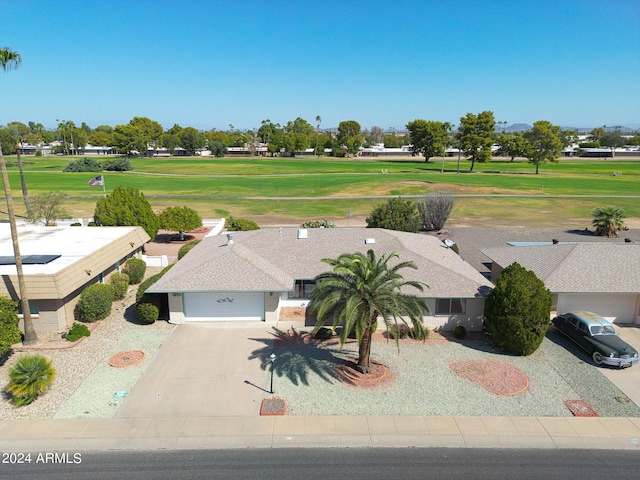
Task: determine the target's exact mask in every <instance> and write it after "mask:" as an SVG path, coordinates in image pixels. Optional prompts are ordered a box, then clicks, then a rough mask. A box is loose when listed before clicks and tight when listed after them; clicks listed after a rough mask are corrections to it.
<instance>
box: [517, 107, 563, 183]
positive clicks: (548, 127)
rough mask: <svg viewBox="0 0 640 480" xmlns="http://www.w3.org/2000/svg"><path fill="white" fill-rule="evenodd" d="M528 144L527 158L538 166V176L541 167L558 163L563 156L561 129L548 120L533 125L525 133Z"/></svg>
mask: <svg viewBox="0 0 640 480" xmlns="http://www.w3.org/2000/svg"><path fill="white" fill-rule="evenodd" d="M524 138H525V140H526V141H527V143H528V147H527V148H526V154H525V156H526V157H527V158H528V159H529V163H531V164H533V165H535V166H536V175H537V174H538V173H539V169H540V165H541V164H543V163H547V162H558V159H559V158H560V155H562V147H564V145H563V143H562V139H561V138H560V127H558V126H556V125H552V124H551V122H548V121H546V120H539V121H537V122H535V123H534V124H533V128H532V129H531V130H529V131H528V132H525V133H524Z"/></svg>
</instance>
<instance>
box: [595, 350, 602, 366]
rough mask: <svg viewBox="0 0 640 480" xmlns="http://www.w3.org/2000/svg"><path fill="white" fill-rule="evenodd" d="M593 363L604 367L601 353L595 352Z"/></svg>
mask: <svg viewBox="0 0 640 480" xmlns="http://www.w3.org/2000/svg"><path fill="white" fill-rule="evenodd" d="M593 361H594V362H596V365H602V354H601V353H600V352H593Z"/></svg>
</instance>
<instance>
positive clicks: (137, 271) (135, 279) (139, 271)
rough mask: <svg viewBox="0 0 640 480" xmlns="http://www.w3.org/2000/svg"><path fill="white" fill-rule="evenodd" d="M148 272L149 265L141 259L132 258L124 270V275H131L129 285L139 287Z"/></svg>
mask: <svg viewBox="0 0 640 480" xmlns="http://www.w3.org/2000/svg"><path fill="white" fill-rule="evenodd" d="M146 271H147V264H146V263H145V262H144V260H140V259H139V258H130V259H129V260H127V263H125V264H124V267H123V268H122V273H126V274H127V275H129V284H131V285H137V284H139V283H140V282H141V281H142V279H143V278H144V274H145V272H146Z"/></svg>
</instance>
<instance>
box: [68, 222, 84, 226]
mask: <svg viewBox="0 0 640 480" xmlns="http://www.w3.org/2000/svg"><path fill="white" fill-rule="evenodd" d="M69 226H70V227H81V226H82V224H81V223H80V222H73V223H72V224H70V225H69Z"/></svg>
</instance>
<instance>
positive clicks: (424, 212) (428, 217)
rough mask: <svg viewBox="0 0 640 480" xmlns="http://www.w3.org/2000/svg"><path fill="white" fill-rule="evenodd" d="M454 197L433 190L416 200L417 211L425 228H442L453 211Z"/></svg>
mask: <svg viewBox="0 0 640 480" xmlns="http://www.w3.org/2000/svg"><path fill="white" fill-rule="evenodd" d="M455 204H456V199H455V197H454V196H453V195H450V194H448V193H441V192H434V193H430V194H429V195H426V196H424V197H423V198H422V199H420V200H418V202H417V206H418V212H420V218H421V220H422V228H424V229H425V230H434V231H439V230H442V229H443V228H444V226H445V224H446V223H447V220H448V219H449V216H450V215H451V212H452V211H453V207H454V206H455Z"/></svg>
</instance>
